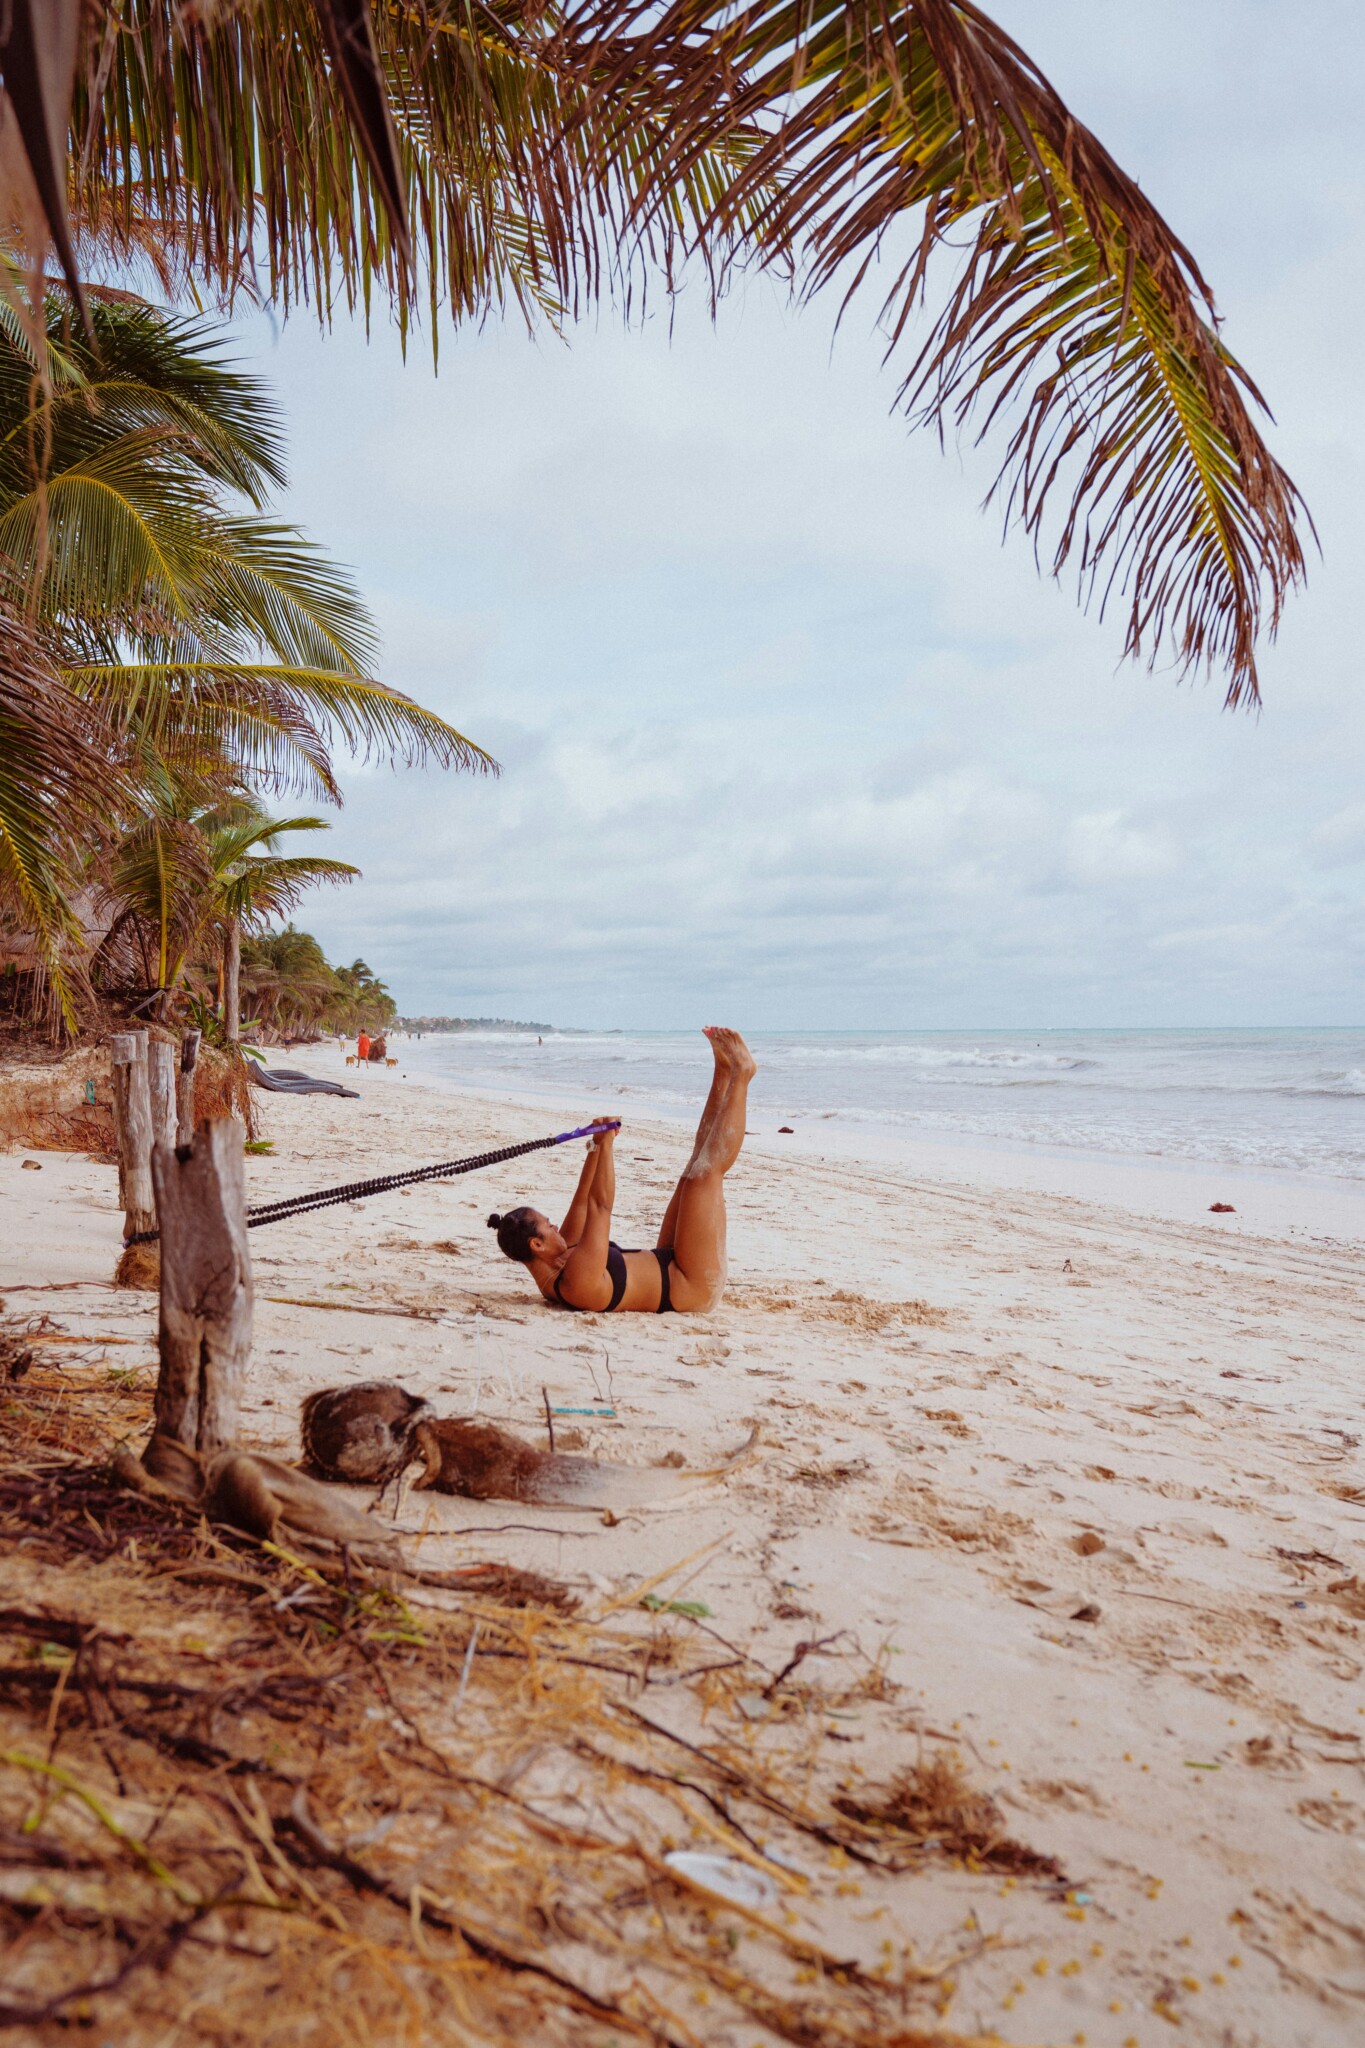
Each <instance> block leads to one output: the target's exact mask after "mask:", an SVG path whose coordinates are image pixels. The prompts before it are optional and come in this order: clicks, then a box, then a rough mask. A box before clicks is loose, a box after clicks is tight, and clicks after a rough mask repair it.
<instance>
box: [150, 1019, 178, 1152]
mask: <svg viewBox="0 0 1365 2048" xmlns="http://www.w3.org/2000/svg"><path fill="white" fill-rule="evenodd" d="M147 1091H148V1094H149V1095H150V1097H151V1105H152V1143H153V1145H174V1143H175V1128H176V1112H175V1047H174V1046H173V1045H172V1044H171V1043H170V1041H169V1040H168V1039H165V1038H153V1039H152V1040H151V1041H150V1042H149V1044H148V1046H147ZM149 1164H150V1160H149Z"/></svg>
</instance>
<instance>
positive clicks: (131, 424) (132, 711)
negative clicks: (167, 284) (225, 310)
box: [0, 300, 491, 801]
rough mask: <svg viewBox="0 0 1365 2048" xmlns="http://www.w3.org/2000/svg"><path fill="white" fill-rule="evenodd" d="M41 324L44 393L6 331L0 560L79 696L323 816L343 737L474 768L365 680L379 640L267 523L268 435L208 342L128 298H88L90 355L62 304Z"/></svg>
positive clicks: (277, 468) (468, 756)
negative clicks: (218, 756) (208, 747)
mask: <svg viewBox="0 0 1365 2048" xmlns="http://www.w3.org/2000/svg"><path fill="white" fill-rule="evenodd" d="M47 319H48V335H47V348H46V356H45V367H46V370H47V378H46V381H45V383H44V382H43V381H41V380H38V379H37V378H35V368H36V363H35V355H34V352H33V350H32V348H31V347H30V345H29V344H28V341H27V337H26V336H24V335H22V334H20V333H15V332H13V331H10V332H4V331H0V556H4V557H5V558H7V559H8V561H9V563H10V564H11V565H12V573H13V575H14V578H15V580H16V582H17V583H19V584H20V585H21V586H22V587H23V589H24V590H25V591H26V593H27V609H28V611H29V614H30V616H32V617H33V618H34V619H35V620H36V621H38V622H39V623H40V624H41V626H42V627H43V628H44V630H45V631H46V632H47V633H48V634H49V636H50V638H51V639H52V641H53V643H54V645H55V646H56V647H57V648H58V649H59V650H60V653H61V657H62V658H61V660H60V662H59V666H60V669H61V673H62V675H63V676H64V678H65V680H66V681H67V682H68V683H69V685H70V686H71V688H72V690H73V691H74V692H75V694H76V695H77V696H78V697H80V698H81V699H82V700H83V701H84V702H86V703H88V704H89V705H91V706H92V708H94V709H95V710H96V711H97V712H98V713H99V714H100V715H101V716H102V717H103V718H104V719H105V721H106V722H107V723H108V724H109V725H110V726H111V727H112V728H113V729H115V730H116V731H128V730H131V729H136V731H137V733H138V735H139V739H140V741H141V742H142V743H144V744H145V743H150V744H152V745H154V746H156V747H158V748H160V749H162V750H163V751H164V750H167V749H174V748H175V747H176V746H181V747H184V746H189V747H190V748H191V749H198V748H202V747H203V746H204V745H205V744H210V743H211V744H213V745H215V746H218V747H220V748H222V749H223V750H224V751H226V752H228V753H230V754H231V756H232V757H233V759H234V760H235V761H236V762H237V763H238V764H239V766H240V767H241V769H242V770H243V772H247V773H253V774H255V775H257V776H261V777H264V778H265V779H266V780H268V781H270V782H272V783H274V784H275V785H276V786H292V787H296V788H306V789H309V790H311V791H312V792H313V793H314V794H317V795H321V796H325V797H330V798H331V799H332V800H333V801H335V800H336V798H337V795H338V791H337V787H336V781H335V777H334V774H333V771H332V766H331V759H330V753H329V744H328V743H329V741H330V740H331V739H332V738H333V737H334V736H335V735H336V734H338V733H339V734H340V736H341V737H342V739H343V740H344V741H345V742H346V743H347V744H349V745H350V746H352V747H353V748H359V749H362V750H363V749H366V748H377V749H381V750H382V751H384V752H385V753H397V754H399V755H401V756H403V757H404V758H406V759H408V760H409V761H412V760H418V759H420V760H429V759H430V760H435V761H436V762H438V763H439V764H440V765H442V766H447V767H449V766H458V767H463V768H470V767H480V768H487V767H489V766H490V765H491V764H490V763H489V760H488V756H487V755H485V754H484V753H483V752H482V750H481V749H480V748H478V747H476V746H475V745H474V744H473V742H472V741H470V740H468V739H466V738H465V737H464V735H463V734H462V733H459V732H457V731H456V730H455V729H454V727H453V726H450V725H449V724H447V723H446V721H445V720H444V719H441V718H438V717H437V716H436V714H435V713H434V712H430V711H426V710H424V709H423V708H422V707H421V706H420V705H417V704H414V703H413V702H412V701H411V699H410V698H407V697H404V696H403V695H402V694H401V693H400V692H399V691H397V690H392V689H389V688H388V687H387V686H386V685H384V684H382V683H378V682H376V681H374V680H373V679H372V676H371V675H370V669H371V668H372V666H373V663H374V658H375V635H374V627H373V624H372V621H371V620H370V617H369V615H368V613H367V611H366V609H365V606H364V604H363V602H362V600H361V598H360V596H359V594H358V592H357V591H356V589H355V586H354V584H353V582H352V580H351V578H350V577H349V575H348V574H347V573H346V572H345V571H344V570H342V569H340V568H338V567H337V566H336V565H335V564H333V563H331V562H329V561H328V560H327V558H326V557H325V556H324V555H323V553H322V552H321V550H320V549H318V548H316V547H314V546H313V544H312V543H311V542H309V541H307V540H305V539H304V538H303V536H302V535H301V534H299V533H298V532H297V531H296V530H295V529H294V528H292V527H290V526H286V525H284V524H282V523H280V522H277V521H273V520H270V519H267V518H265V517H264V516H263V508H264V505H265V502H266V497H267V493H268V492H269V490H270V489H271V487H272V486H274V487H279V486H282V485H283V483H284V481H285V478H284V467H283V451H282V446H281V434H280V426H279V421H278V418H277V415H276V412H275V408H274V405H273V403H272V402H271V400H270V399H269V398H268V396H267V395H266V392H265V390H264V388H263V386H262V384H261V383H260V381H259V380H258V379H256V378H253V377H249V376H247V375H244V374H242V373H241V372H239V371H236V370H234V369H233V368H232V367H231V366H230V365H229V364H228V363H227V362H226V361H225V360H224V358H223V351H222V344H221V342H220V341H219V340H218V338H217V337H215V336H214V335H213V334H212V333H211V332H210V331H209V330H207V329H206V328H205V327H204V325H203V324H202V323H201V322H194V321H185V320H175V319H170V318H168V317H167V316H165V315H163V314H160V313H157V312H155V311H154V310H153V309H152V308H150V307H148V306H144V305H142V304H140V303H133V304H127V303H123V304H104V305H97V306H96V307H95V308H94V309H93V312H92V328H93V339H92V340H91V341H87V340H86V339H85V338H84V336H81V335H76V336H71V335H70V334H69V333H68V332H67V329H68V328H69V324H70V323H69V317H68V309H66V308H64V307H63V305H62V304H61V303H60V302H59V301H57V300H52V301H50V302H49V305H48V309H47ZM35 449H37V450H41V460H35V457H34V451H35ZM229 493H233V494H235V495H236V496H237V498H238V500H239V501H240V500H245V501H246V506H247V509H246V510H243V511H239V510H236V509H233V508H232V507H231V505H230V504H229V503H225V500H226V499H227V498H228V494H229ZM263 657H264V658H263Z"/></svg>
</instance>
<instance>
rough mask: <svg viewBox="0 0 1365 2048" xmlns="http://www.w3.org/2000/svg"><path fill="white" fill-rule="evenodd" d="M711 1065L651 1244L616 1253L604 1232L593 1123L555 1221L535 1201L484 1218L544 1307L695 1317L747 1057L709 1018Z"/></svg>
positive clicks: (707, 1289)
mask: <svg viewBox="0 0 1365 2048" xmlns="http://www.w3.org/2000/svg"><path fill="white" fill-rule="evenodd" d="M706 1036H707V1038H708V1039H709V1040H710V1041H711V1053H712V1057H713V1059H714V1060H715V1071H714V1073H713V1075H712V1078H711V1092H710V1094H709V1095H708V1096H707V1098H706V1107H705V1109H704V1110H703V1111H702V1116H701V1122H700V1124H699V1125H698V1126H697V1137H696V1143H695V1144H694V1145H693V1147H692V1157H691V1158H690V1159H689V1160H688V1162H687V1165H686V1167H685V1168H684V1169H683V1175H682V1179H681V1180H680V1181H679V1182H678V1185H677V1187H676V1188H675V1190H674V1192H673V1199H672V1200H671V1201H670V1203H669V1205H668V1208H667V1210H666V1212H665V1214H664V1220H663V1222H662V1224H661V1225H660V1226H659V1241H658V1243H657V1244H656V1246H655V1247H654V1250H653V1251H647V1252H644V1251H624V1250H622V1248H621V1246H620V1245H618V1244H613V1243H612V1240H611V1212H612V1209H613V1207H614V1205H615V1201H616V1168H615V1163H614V1158H613V1150H612V1140H613V1139H614V1138H615V1136H616V1130H615V1129H611V1130H605V1131H602V1132H601V1133H600V1134H599V1135H598V1136H597V1137H596V1138H592V1139H590V1140H589V1142H588V1157H587V1161H586V1163H585V1165H584V1167H583V1171H582V1174H581V1175H580V1177H579V1182H578V1191H577V1193H576V1194H575V1195H574V1198H573V1200H572V1202H570V1204H569V1213H568V1215H567V1216H566V1217H565V1218H564V1224H563V1228H562V1229H560V1230H556V1229H555V1226H554V1224H553V1223H551V1221H550V1219H549V1217H548V1216H546V1215H545V1214H543V1212H542V1211H541V1210H539V1209H532V1208H529V1207H527V1208H519V1209H509V1211H508V1212H507V1214H506V1215H505V1216H490V1217H489V1219H488V1226H489V1229H490V1230H496V1231H497V1233H498V1249H499V1251H501V1252H503V1253H505V1254H506V1256H507V1257H508V1258H509V1259H516V1260H517V1261H518V1262H519V1263H520V1264H521V1265H523V1266H525V1267H527V1268H528V1269H529V1271H530V1275H531V1278H532V1279H533V1280H534V1281H535V1283H536V1286H537V1287H538V1288H539V1289H540V1291H541V1293H542V1294H543V1295H544V1297H545V1299H546V1301H548V1302H549V1303H550V1304H551V1306H552V1307H554V1308H569V1309H577V1310H578V1311H579V1312H580V1313H590V1312H594V1311H595V1312H596V1313H597V1314H599V1315H602V1314H608V1315H609V1314H610V1313H611V1312H612V1311H613V1310H614V1309H637V1310H640V1311H641V1312H642V1313H643V1314H645V1315H663V1314H664V1313H665V1312H666V1311H667V1310H668V1309H682V1310H684V1311H688V1310H690V1311H691V1312H692V1313H693V1314H701V1315H704V1314H705V1313H706V1312H707V1310H709V1309H713V1308H714V1307H715V1305H716V1303H717V1302H718V1301H719V1300H720V1297H721V1292H722V1290H723V1288H724V1286H725V1176H726V1174H727V1173H728V1172H729V1171H730V1168H731V1167H732V1166H733V1165H734V1163H735V1161H736V1159H738V1157H739V1148H740V1146H741V1145H742V1144H743V1143H744V1110H745V1102H746V1099H747V1096H748V1092H749V1083H750V1081H751V1080H752V1079H753V1076H754V1057H753V1054H752V1053H751V1052H750V1051H749V1048H748V1046H747V1045H746V1044H745V1043H744V1040H743V1039H742V1038H741V1037H740V1035H739V1033H738V1032H737V1031H727V1030H723V1029H721V1027H720V1026H718V1025H709V1026H708V1027H707V1031H706Z"/></svg>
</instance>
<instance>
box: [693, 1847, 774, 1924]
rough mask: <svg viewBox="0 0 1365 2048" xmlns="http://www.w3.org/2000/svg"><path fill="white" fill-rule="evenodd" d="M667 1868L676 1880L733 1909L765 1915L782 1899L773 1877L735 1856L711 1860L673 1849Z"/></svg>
mask: <svg viewBox="0 0 1365 2048" xmlns="http://www.w3.org/2000/svg"><path fill="white" fill-rule="evenodd" d="M664 1864H665V1866H666V1868H667V1869H669V1870H671V1871H672V1872H673V1874H674V1876H675V1877H680V1878H682V1879H684V1881H685V1882H686V1883H687V1884H689V1885H695V1886H697V1888H698V1889H699V1890H701V1891H704V1892H710V1893H711V1894H712V1896H713V1897H715V1898H717V1899H724V1900H725V1901H726V1902H727V1903H728V1904H729V1905H732V1906H749V1907H751V1908H753V1910H754V1911H756V1912H765V1911H768V1910H770V1909H771V1908H772V1907H773V1906H775V1905H776V1904H777V1903H778V1900H779V1899H780V1898H781V1896H782V1895H781V1893H780V1892H779V1890H778V1888H777V1886H776V1885H775V1884H774V1883H773V1881H772V1879H771V1878H770V1877H765V1876H764V1874H763V1872H762V1871H761V1870H755V1869H754V1868H753V1867H752V1865H750V1864H748V1863H741V1862H740V1861H739V1859H738V1857H735V1856H712V1855H708V1854H707V1852H706V1851H705V1850H703V1849H671V1850H670V1851H669V1852H668V1854H667V1855H666V1856H665V1857H664Z"/></svg>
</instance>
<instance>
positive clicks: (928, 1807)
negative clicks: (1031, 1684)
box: [833, 1749, 1064, 1882]
mask: <svg viewBox="0 0 1365 2048" xmlns="http://www.w3.org/2000/svg"><path fill="white" fill-rule="evenodd" d="M833 1804H834V1805H835V1806H836V1807H837V1808H838V1810H839V1812H840V1813H843V1814H847V1815H848V1817H849V1818H850V1819H852V1820H856V1821H860V1822H861V1823H862V1824H863V1825H864V1826H865V1827H867V1828H869V1829H870V1830H872V1831H873V1832H875V1833H879V1834H880V1833H882V1832H886V1831H889V1832H892V1833H894V1834H896V1835H899V1836H902V1837H904V1838H906V1839H907V1840H908V1841H909V1842H911V1843H913V1844H914V1846H915V1848H916V1849H917V1850H921V1851H925V1850H937V1851H938V1852H939V1853H941V1854H943V1855H946V1856H954V1857H957V1858H958V1859H959V1860H960V1861H961V1862H963V1863H965V1864H966V1865H967V1867H968V1869H970V1870H992V1871H1001V1870H1003V1871H1008V1872H1010V1873H1011V1874H1012V1875H1017V1876H1024V1877H1047V1878H1051V1879H1053V1880H1054V1881H1056V1882H1063V1881H1064V1880H1063V1877H1062V1870H1061V1866H1060V1865H1059V1864H1058V1863H1057V1861H1056V1859H1055V1858H1054V1857H1052V1856H1043V1855H1040V1854H1039V1852H1038V1851H1037V1850H1036V1849H1030V1848H1028V1847H1026V1846H1025V1844H1024V1843H1022V1842H1016V1841H1014V1840H1013V1838H1012V1837H1011V1836H1010V1835H1008V1834H1007V1833H1006V1832H1005V1817H1004V1815H1003V1814H1002V1813H1001V1811H1000V1808H999V1807H998V1806H997V1805H996V1803H995V1801H994V1800H993V1799H992V1798H991V1797H990V1796H989V1794H988V1793H985V1792H979V1791H977V1790H976V1789H975V1788H974V1787H973V1786H972V1785H971V1784H970V1783H969V1782H968V1779H967V1774H966V1772H965V1771H964V1769H963V1767H962V1765H961V1763H960V1762H959V1761H958V1759H957V1758H956V1757H955V1756H953V1755H952V1754H951V1753H950V1752H949V1751H948V1750H945V1749H940V1750H935V1751H934V1753H933V1755H932V1756H930V1757H928V1758H926V1759H923V1760H922V1761H921V1762H919V1763H917V1764H915V1765H913V1766H912V1768H911V1769H910V1770H908V1771H901V1772H899V1773H898V1774H897V1775H896V1777H894V1778H893V1779H892V1780H891V1783H890V1784H889V1785H888V1786H887V1787H886V1789H885V1791H884V1792H883V1793H882V1795H881V1796H880V1797H879V1798H875V1797H871V1796H868V1797H864V1798H861V1799H852V1798H849V1797H848V1796H846V1795H845V1796H842V1797H840V1798H837V1799H835V1800H834V1801H833Z"/></svg>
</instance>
